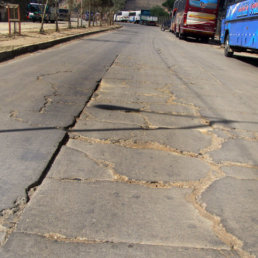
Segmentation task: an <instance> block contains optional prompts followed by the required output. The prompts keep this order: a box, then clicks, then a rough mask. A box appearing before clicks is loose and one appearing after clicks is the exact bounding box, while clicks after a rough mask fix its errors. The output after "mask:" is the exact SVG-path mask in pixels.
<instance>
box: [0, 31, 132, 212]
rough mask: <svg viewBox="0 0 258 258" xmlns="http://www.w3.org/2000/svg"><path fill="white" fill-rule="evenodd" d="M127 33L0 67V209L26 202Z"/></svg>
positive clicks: (92, 39)
mask: <svg viewBox="0 0 258 258" xmlns="http://www.w3.org/2000/svg"><path fill="white" fill-rule="evenodd" d="M130 40H131V39H130V35H128V34H126V33H125V30H121V31H117V32H113V33H104V34H102V35H98V36H94V37H93V36H92V37H87V38H83V39H81V40H76V41H74V42H72V43H69V44H63V45H60V46H57V47H54V48H52V49H49V50H47V51H39V52H37V53H33V54H28V55H26V56H23V57H19V58H16V59H14V60H11V61H9V62H5V63H2V64H1V65H0V77H1V83H0V90H1V96H0V119H1V121H2V122H1V128H0V146H1V156H0V163H1V169H0V195H1V201H0V210H4V209H7V208H11V207H13V206H14V203H15V202H17V201H19V200H20V199H22V198H24V197H25V195H26V193H25V189H26V188H27V187H28V186H29V185H31V184H32V183H34V182H35V181H37V180H38V178H39V177H40V175H41V173H42V171H44V169H45V168H46V166H47V164H48V162H49V160H50V159H51V156H52V155H53V153H54V152H55V150H56V149H57V147H58V145H59V143H60V142H61V141H62V139H63V138H64V136H65V134H66V132H65V131H64V130H63V129H64V128H66V127H68V126H69V125H71V124H72V123H73V122H74V119H75V117H76V116H77V115H78V114H79V113H80V111H81V110H82V109H83V107H84V106H85V103H86V102H87V100H88V99H89V97H90V96H91V94H92V93H93V91H94V90H95V88H96V86H97V84H98V81H99V80H100V79H101V78H102V76H103V74H104V73H105V72H106V71H107V70H108V68H109V67H110V65H111V64H112V62H113V61H114V60H115V58H116V57H117V55H118V54H119V52H120V50H121V48H123V46H124V45H126V44H128V42H130Z"/></svg>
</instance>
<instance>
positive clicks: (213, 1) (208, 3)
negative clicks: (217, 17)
mask: <svg viewBox="0 0 258 258" xmlns="http://www.w3.org/2000/svg"><path fill="white" fill-rule="evenodd" d="M189 4H190V6H192V7H198V8H203V9H216V8H217V6H218V0H189Z"/></svg>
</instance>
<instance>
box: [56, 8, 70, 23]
mask: <svg viewBox="0 0 258 258" xmlns="http://www.w3.org/2000/svg"><path fill="white" fill-rule="evenodd" d="M58 20H59V21H68V20H69V10H68V9H62V8H60V9H58Z"/></svg>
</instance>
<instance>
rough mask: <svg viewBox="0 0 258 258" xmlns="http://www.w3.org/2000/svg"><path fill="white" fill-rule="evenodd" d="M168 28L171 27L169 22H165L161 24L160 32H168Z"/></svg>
mask: <svg viewBox="0 0 258 258" xmlns="http://www.w3.org/2000/svg"><path fill="white" fill-rule="evenodd" d="M170 26H171V20H167V21H165V22H163V23H162V25H161V30H162V31H165V30H170Z"/></svg>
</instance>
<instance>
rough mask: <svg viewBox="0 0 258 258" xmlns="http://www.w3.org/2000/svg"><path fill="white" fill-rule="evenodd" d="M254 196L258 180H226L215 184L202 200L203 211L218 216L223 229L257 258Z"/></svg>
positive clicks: (256, 193)
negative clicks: (204, 207) (205, 206)
mask: <svg viewBox="0 0 258 258" xmlns="http://www.w3.org/2000/svg"><path fill="white" fill-rule="evenodd" d="M257 196H258V182H257V180H239V179H235V178H231V177H226V178H223V179H221V180H219V181H216V182H214V183H213V184H212V185H211V186H210V187H209V188H208V189H207V190H206V191H205V192H204V193H203V195H202V198H201V200H202V201H203V202H205V203H206V205H207V208H206V209H207V210H208V211H209V212H211V213H213V214H216V215H217V216H219V217H220V218H221V222H222V224H223V225H224V227H225V228H226V230H227V231H228V232H229V233H231V234H233V235H234V236H236V237H237V238H238V239H240V240H241V241H242V242H243V243H244V246H243V249H244V250H246V251H248V252H250V253H251V254H253V255H258V242H257V239H258V220H257V214H258V206H257Z"/></svg>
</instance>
